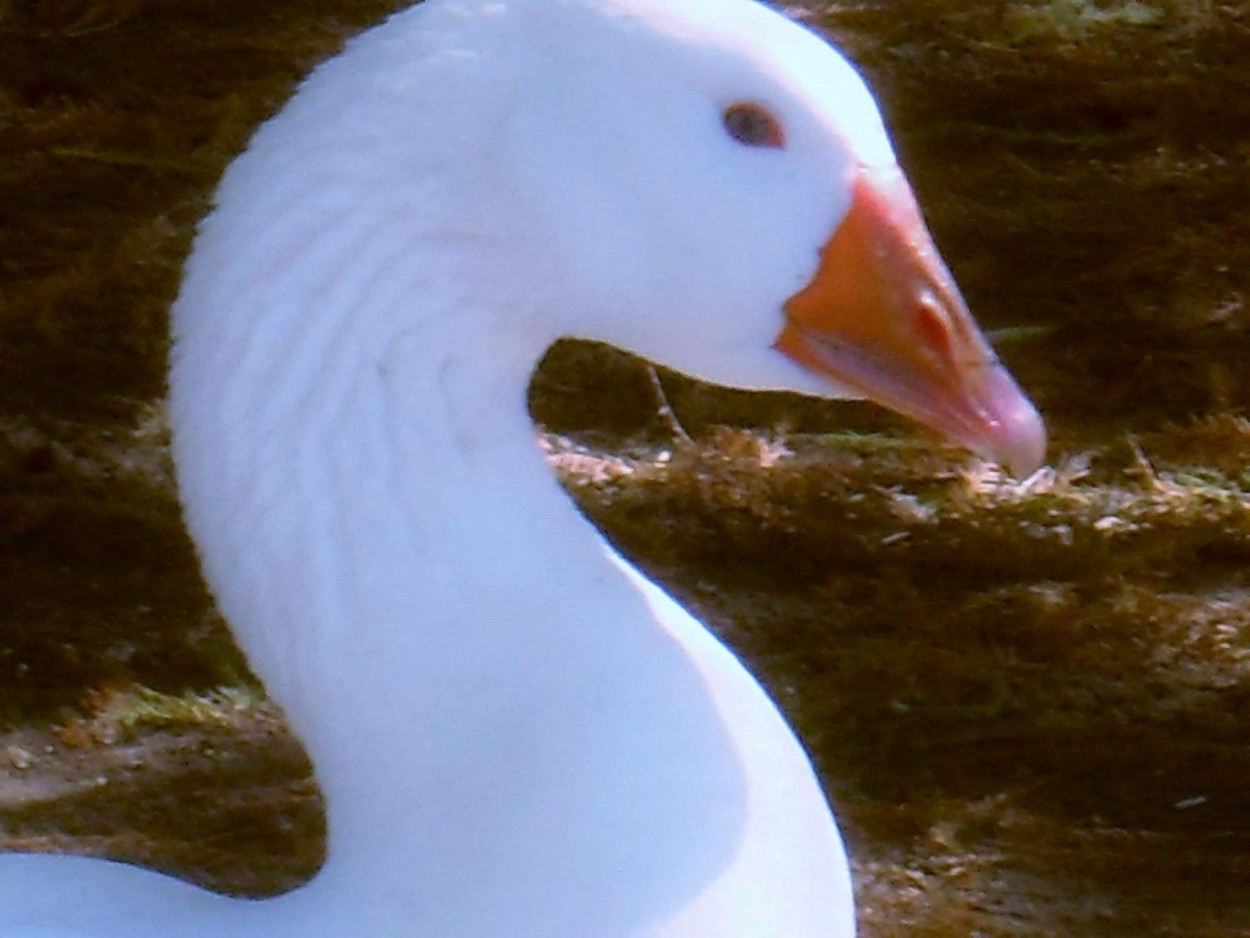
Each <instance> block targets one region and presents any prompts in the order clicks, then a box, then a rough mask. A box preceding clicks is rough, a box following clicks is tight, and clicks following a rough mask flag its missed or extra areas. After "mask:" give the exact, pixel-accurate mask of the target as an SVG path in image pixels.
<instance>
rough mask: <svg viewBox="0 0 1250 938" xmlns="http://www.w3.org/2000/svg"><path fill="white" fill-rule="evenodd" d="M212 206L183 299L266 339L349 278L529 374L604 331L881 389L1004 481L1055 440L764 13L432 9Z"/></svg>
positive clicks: (897, 191) (358, 58) (807, 40)
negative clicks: (225, 314) (552, 354)
mask: <svg viewBox="0 0 1250 938" xmlns="http://www.w3.org/2000/svg"><path fill="white" fill-rule="evenodd" d="M220 203H221V204H220V207H219V209H218V211H217V212H216V213H215V214H214V216H212V217H211V218H210V219H209V221H208V223H207V225H206V229H207V230H206V232H205V236H204V237H202V238H201V241H200V244H199V246H198V248H197V256H196V257H193V258H192V262H191V265H190V268H189V275H188V280H187V282H186V284H184V305H196V304H198V305H214V306H221V305H230V306H231V307H232V308H234V309H235V310H236V311H237V312H236V313H235V314H233V315H235V316H236V317H237V319H236V326H235V329H236V331H237V332H238V333H239V334H240V337H241V339H240V340H241V341H246V343H247V344H248V345H249V346H254V345H255V344H256V333H258V332H262V331H263V330H264V328H265V327H264V326H263V325H261V324H260V323H259V320H263V319H266V318H269V319H279V320H281V319H283V318H284V317H285V319H286V321H285V322H284V323H283V324H281V325H280V326H279V327H278V329H277V333H275V335H282V336H292V335H295V334H298V333H301V332H303V331H305V325H304V322H305V320H306V317H305V312H306V311H307V310H308V309H309V308H316V309H318V310H319V316H321V317H326V316H329V315H332V314H331V313H330V312H328V310H329V308H330V307H331V306H332V305H333V303H334V302H335V297H336V296H339V295H344V296H348V297H349V298H351V299H354V300H356V301H359V302H358V303H357V306H358V307H359V308H357V309H355V310H349V311H348V312H349V313H350V318H351V319H352V320H353V325H352V327H351V328H352V329H353V330H355V331H357V332H361V331H364V330H371V331H372V333H373V335H372V337H371V343H372V344H373V345H374V346H376V347H381V346H385V345H386V343H388V342H392V341H393V339H394V337H395V336H397V335H402V334H411V333H412V332H413V331H414V330H419V329H425V328H428V327H429V320H430V318H431V317H430V316H429V306H428V300H425V301H423V300H422V299H421V298H422V297H427V298H428V297H429V296H430V295H431V294H439V295H441V297H442V299H441V301H439V305H440V306H441V311H444V312H446V311H448V310H450V311H451V312H447V314H446V315H444V316H442V321H441V322H440V323H439V325H438V327H437V328H439V329H448V328H455V326H454V324H453V323H451V322H450V320H452V319H454V318H456V317H459V318H460V319H462V320H463V319H468V318H473V317H476V318H478V319H480V318H481V317H483V316H486V317H489V318H490V320H491V321H490V323H489V326H488V327H486V328H477V327H476V326H471V327H470V328H473V329H474V332H475V335H476V336H477V338H475V339H474V340H473V342H474V343H480V341H481V338H480V337H481V336H482V334H483V333H486V332H489V333H491V334H492V335H493V336H494V337H495V338H496V339H497V340H498V341H497V345H498V347H499V348H508V349H514V350H515V349H525V350H526V351H525V353H524V355H525V356H526V361H528V362H529V364H530V365H532V361H533V360H532V358H531V357H529V356H530V354H531V352H532V350H533V349H535V348H536V349H537V350H538V353H539V354H540V353H541V350H542V348H544V347H545V346H546V345H548V344H550V343H551V342H552V341H554V340H555V339H556V338H560V337H563V336H573V337H581V338H589V339H596V340H601V341H604V342H607V343H609V344H612V345H616V346H618V347H620V348H623V349H626V350H628V351H631V352H635V353H637V354H639V355H641V356H642V357H644V358H648V359H650V360H653V361H656V362H659V363H662V364H664V365H667V366H669V367H672V368H673V369H675V370H678V371H681V372H685V373H687V374H690V375H692V376H694V377H697V378H701V379H704V380H707V381H710V382H712V383H717V384H723V385H729V386H735V387H742V388H748V389H763V388H769V389H780V390H793V391H798V392H801V393H806V394H815V395H820V396H826V397H855V398H861V397H862V398H869V399H872V400H875V401H877V402H879V403H881V404H884V405H885V406H887V407H889V408H891V409H893V410H895V411H899V412H901V413H903V414H906V415H908V416H910V417H913V418H915V419H917V420H919V421H920V422H922V423H924V424H927V425H929V426H931V427H933V428H934V429H936V430H938V431H939V432H940V433H942V434H943V435H945V436H947V437H948V438H951V439H953V440H954V441H956V442H958V443H961V444H963V445H965V446H967V447H969V448H971V449H972V450H973V451H975V452H977V453H978V454H980V455H982V456H985V457H987V458H990V459H993V460H996V461H998V462H1001V463H1003V464H1005V465H1006V466H1008V467H1009V468H1011V469H1012V470H1014V471H1015V472H1017V473H1027V472H1030V471H1032V469H1034V468H1035V467H1036V466H1037V465H1038V464H1040V462H1041V461H1042V458H1043V456H1044V452H1045V431H1044V428H1043V425H1042V422H1041V420H1040V418H1039V416H1038V414H1037V412H1036V410H1035V409H1034V408H1033V405H1032V404H1031V403H1030V402H1029V400H1028V398H1027V397H1026V396H1025V395H1024V394H1023V393H1022V392H1021V390H1020V389H1019V388H1018V387H1017V385H1016V384H1015V382H1014V381H1013V380H1012V378H1011V376H1010V375H1009V374H1008V373H1007V371H1006V370H1005V368H1004V367H1003V366H1002V365H1001V364H1000V363H999V362H998V359H997V357H996V356H995V354H994V352H993V351H992V349H991V348H990V346H989V344H988V343H987V341H986V340H985V338H984V337H983V336H982V334H981V332H980V330H979V329H978V328H977V326H976V324H975V322H974V321H973V319H972V317H971V315H970V314H969V312H968V310H967V308H966V306H965V304H964V301H963V299H962V298H961V296H960V294H959V291H958V289H957V287H956V286H955V284H954V282H953V279H952V277H951V275H950V273H949V272H948V270H947V268H946V267H945V265H944V264H943V262H942V260H941V258H940V256H939V254H938V252H937V249H936V248H935V247H934V245H933V242H932V239H931V238H930V236H929V233H928V231H927V230H926V227H925V224H924V221H923V220H922V218H921V215H920V212H919V209H918V208H917V206H916V202H915V199H914V197H913V195H912V192H911V189H910V187H909V186H908V183H907V181H906V179H905V177H904V175H903V173H902V171H901V170H900V169H899V167H898V164H897V162H896V158H895V155H894V152H893V149H892V147H891V144H890V141H889V138H888V136H887V134H886V131H885V129H884V127H883V124H882V119H881V116H880V113H879V111H878V108H877V106H876V104H875V102H874V100H873V97H872V95H871V93H870V92H869V91H868V89H867V87H866V86H865V84H864V82H863V81H862V79H861V78H860V77H859V75H858V74H857V73H856V72H855V70H854V69H853V68H852V66H851V65H850V64H849V63H848V62H847V61H846V60H845V59H844V58H843V57H842V56H841V55H840V54H839V53H838V52H837V51H836V50H834V49H833V48H832V47H831V46H829V45H828V44H827V43H826V42H824V41H823V40H822V39H820V38H819V37H817V36H816V35H814V34H813V33H811V32H809V31H808V30H806V29H804V28H802V27H801V26H799V25H798V24H795V23H793V22H791V21H789V20H787V19H785V18H784V17H782V16H779V15H778V14H777V13H776V12H775V11H773V10H770V9H769V8H767V7H766V6H764V5H762V4H759V3H755V2H748V0H685V2H682V3H680V4H675V3H668V2H661V0H512V2H499V0H443V2H435V3H425V4H422V5H420V6H418V7H417V8H415V9H412V10H409V11H407V12H405V13H402V14H399V15H397V16H396V17H394V18H393V19H392V20H391V22H390V23H389V24H388V25H387V26H386V27H384V28H382V29H378V30H374V31H371V32H369V33H366V34H364V35H363V36H361V37H359V38H358V39H357V40H355V41H354V43H353V44H352V45H351V46H350V47H349V49H348V50H347V52H346V53H345V54H343V55H342V56H339V57H338V58H336V59H333V60H331V61H330V62H329V63H327V64H326V65H324V66H322V67H321V68H320V69H318V71H317V72H316V73H314V75H313V76H312V77H311V78H310V79H309V81H308V82H307V83H306V85H305V87H304V88H303V89H302V90H301V92H300V93H299V94H297V95H296V96H295V98H294V99H293V100H292V101H291V102H290V103H289V104H288V105H287V107H286V108H285V109H284V110H283V112H282V113H281V114H280V115H278V117H276V118H275V119H273V120H271V121H270V122H269V123H268V124H266V125H265V126H264V127H263V128H262V129H261V131H260V132H259V133H258V134H257V136H256V138H255V139H254V140H253V143H252V145H251V147H250V148H249V151H248V152H247V153H245V154H244V155H243V156H242V157H241V158H240V159H239V160H237V161H236V163H235V164H234V166H233V167H232V169H231V170H230V172H229V173H228V174H227V176H226V178H225V179H224V181H223V185H222V189H221V192H220ZM353 231H355V232H356V233H355V234H353V233H352V232H353ZM293 233H294V234H293ZM368 237H372V238H373V240H374V241H375V242H378V243H377V244H374V245H373V246H371V247H370V246H366V245H365V244H364V242H365V241H366V240H367V238H368ZM293 241H294V242H297V243H298V244H300V245H301V246H302V248H303V249H302V250H297V251H293V250H292V242H293ZM243 242H247V243H248V246H247V247H245V248H244V247H240V244H241V243H243ZM345 245H347V246H346V247H345ZM352 249H355V250H356V256H353V255H352ZM360 258H365V259H366V260H365V261H364V262H363V263H366V267H363V268H354V267H353V264H356V263H357V261H358V260H359V259H360ZM378 258H381V261H379V260H378ZM330 261H332V263H333V268H334V286H333V289H330V288H329V287H328V286H327V283H328V280H327V277H326V270H325V268H326V265H327V263H328V262H330ZM367 264H372V265H373V266H371V267H369V266H367ZM231 267H233V268H234V270H233V273H232V271H231V270H230V269H229V268H231ZM201 270H203V274H201V273H200V271H201ZM210 281H211V282H210ZM275 285H276V286H275ZM301 291H302V292H301ZM214 293H215V294H216V296H214V295H213V294H214ZM327 293H330V294H333V295H327ZM379 293H381V294H383V300H384V301H383V302H379V301H378V300H377V295H378V294H379ZM249 297H250V298H251V299H252V300H254V302H251V303H249V302H248V298H249ZM396 297H404V298H403V299H401V300H396ZM220 315H221V314H214V317H213V318H214V320H216V319H217V318H218V317H219V316H220ZM183 318H184V319H189V318H190V317H189V316H188V317H183ZM417 320H422V321H421V322H417ZM179 328H180V330H181V331H183V332H184V333H185V332H188V331H190V330H194V329H197V328H200V327H199V326H198V325H197V324H195V323H182V324H180V327H179ZM244 335H246V339H243V338H242V336H244ZM291 341H292V342H294V341H295V340H294V339H292V340H291ZM469 351H470V352H471V351H472V350H469ZM514 354H517V355H518V359H519V357H520V356H519V353H514ZM496 357H498V356H496ZM519 367H520V365H518V368H519ZM236 370H237V369H236ZM263 377H265V379H266V380H268V377H269V376H268V374H267V373H266V375H264V376H263Z"/></svg>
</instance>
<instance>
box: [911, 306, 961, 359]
mask: <svg viewBox="0 0 1250 938" xmlns="http://www.w3.org/2000/svg"><path fill="white" fill-rule="evenodd" d="M916 330H917V333H918V334H919V336H920V339H921V341H922V342H923V344H924V346H925V348H928V349H930V350H932V351H933V353H934V354H935V355H936V356H937V357H938V359H939V360H941V361H942V363H943V364H953V363H954V361H955V350H954V347H953V346H952V344H951V329H950V326H949V325H948V323H947V319H946V316H945V315H944V314H943V312H942V309H941V307H940V306H938V304H937V303H935V302H934V300H933V298H932V297H931V296H928V295H925V296H922V297H920V300H919V302H918V303H917V306H916Z"/></svg>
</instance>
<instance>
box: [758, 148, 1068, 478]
mask: <svg viewBox="0 0 1250 938" xmlns="http://www.w3.org/2000/svg"><path fill="white" fill-rule="evenodd" d="M853 192H854V196H853V200H852V203H851V209H850V212H849V213H848V214H847V216H846V218H845V219H844V220H843V222H842V224H841V225H840V226H839V228H838V230H837V231H836V232H835V233H834V235H833V237H832V238H831V239H830V240H829V242H828V244H826V245H825V248H824V250H823V252H822V253H821V257H820V267H819V269H818V270H817V271H816V276H815V277H814V278H813V279H812V282H811V283H810V284H808V285H807V287H805V288H804V289H803V290H802V291H800V292H799V293H797V294H795V295H794V296H793V297H791V298H790V300H789V301H787V303H786V306H785V312H786V324H785V327H784V328H783V329H782V331H781V334H780V335H779V336H778V337H777V341H776V343H774V345H775V347H776V348H777V349H778V350H779V351H781V352H784V353H785V354H786V355H788V356H790V358H792V359H794V360H795V361H796V362H798V363H799V364H800V365H802V366H804V367H805V368H808V369H810V370H811V371H813V372H816V373H817V374H821V375H824V376H826V377H829V378H831V379H833V380H834V381H836V382H837V383H838V384H840V385H843V386H845V387H847V388H849V389H851V390H854V391H858V392H859V393H861V394H862V395H863V396H864V397H865V398H867V399H869V400H873V401H876V402H877V403H879V404H881V405H883V406H885V407H888V408H890V409H891V410H894V411H897V412H899V413H901V414H905V415H906V416H908V417H912V418H914V419H915V420H918V421H920V422H921V423H923V424H926V425H928V426H929V427H932V428H933V429H935V430H937V431H939V432H940V433H942V434H943V435H945V436H947V437H948V438H950V439H951V440H953V441H955V442H957V443H960V444H962V445H964V446H966V447H968V448H969V449H971V450H972V451H973V452H975V453H977V454H978V455H981V456H983V457H985V458H987V459H992V460H994V461H996V462H999V463H1002V464H1003V465H1004V466H1006V467H1007V468H1008V469H1010V470H1011V471H1012V472H1013V473H1015V474H1016V475H1018V476H1023V475H1028V474H1029V473H1031V472H1032V471H1033V470H1034V469H1036V468H1037V467H1038V466H1040V465H1041V463H1042V460H1043V459H1044V458H1045V455H1046V428H1045V427H1044V426H1043V424H1042V419H1041V417H1040V416H1039V415H1038V413H1037V410H1036V409H1035V408H1034V407H1033V404H1032V402H1031V401H1030V400H1029V399H1028V398H1027V397H1026V396H1025V394H1024V392H1023V391H1021V390H1020V388H1019V386H1018V385H1017V384H1016V382H1015V381H1014V380H1013V379H1012V377H1011V375H1010V374H1008V373H1007V369H1006V368H1004V367H1003V365H1002V363H1001V362H999V360H998V358H997V357H996V356H995V355H994V351H993V350H992V349H991V348H990V346H989V343H988V342H987V341H986V340H985V337H984V336H983V335H982V334H981V330H980V329H978V328H977V324H976V322H974V321H973V319H972V315H971V314H970V313H969V312H968V308H967V306H966V305H965V304H964V301H963V298H962V297H961V296H960V295H959V289H958V288H957V287H956V286H955V282H954V280H953V278H952V277H951V275H950V271H948V270H947V269H946V265H945V264H943V263H942V259H941V258H940V257H939V256H938V253H937V248H936V247H934V245H933V240H932V238H931V237H930V236H929V232H928V230H927V229H926V228H925V225H924V222H923V221H922V220H921V217H920V211H919V209H918V208H917V206H916V200H915V197H914V196H913V195H912V192H911V187H910V186H908V184H907V180H906V179H905V178H904V177H903V173H902V170H901V169H899V168H898V167H897V166H884V167H860V168H859V170H858V171H857V172H856V174H855V178H854V182H853Z"/></svg>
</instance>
